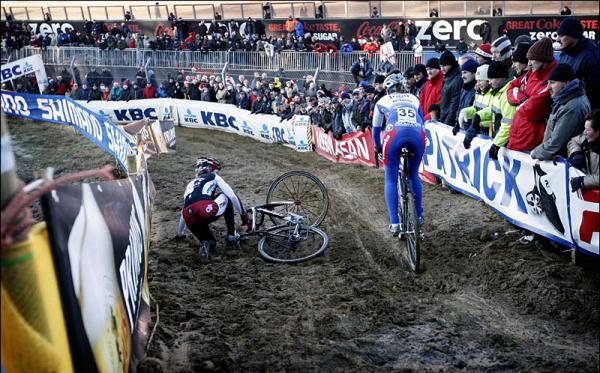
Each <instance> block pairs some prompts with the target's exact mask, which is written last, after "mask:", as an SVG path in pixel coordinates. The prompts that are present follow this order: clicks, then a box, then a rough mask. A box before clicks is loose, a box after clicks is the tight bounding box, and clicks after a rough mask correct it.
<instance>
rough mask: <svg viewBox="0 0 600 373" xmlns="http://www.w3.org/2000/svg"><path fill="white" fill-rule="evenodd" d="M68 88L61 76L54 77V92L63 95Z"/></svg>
mask: <svg viewBox="0 0 600 373" xmlns="http://www.w3.org/2000/svg"><path fill="white" fill-rule="evenodd" d="M68 90H69V84H68V83H67V82H66V81H65V80H64V79H63V78H62V76H60V75H59V76H57V77H56V94H57V95H61V96H64V95H65V93H66V92H67V91H68Z"/></svg>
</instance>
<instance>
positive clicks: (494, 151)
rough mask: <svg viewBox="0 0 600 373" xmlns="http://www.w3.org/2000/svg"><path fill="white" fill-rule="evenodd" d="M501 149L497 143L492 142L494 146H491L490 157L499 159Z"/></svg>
mask: <svg viewBox="0 0 600 373" xmlns="http://www.w3.org/2000/svg"><path fill="white" fill-rule="evenodd" d="M499 150H500V147H499V146H498V145H496V144H492V147H491V148H490V152H489V155H490V158H491V159H498V151H499Z"/></svg>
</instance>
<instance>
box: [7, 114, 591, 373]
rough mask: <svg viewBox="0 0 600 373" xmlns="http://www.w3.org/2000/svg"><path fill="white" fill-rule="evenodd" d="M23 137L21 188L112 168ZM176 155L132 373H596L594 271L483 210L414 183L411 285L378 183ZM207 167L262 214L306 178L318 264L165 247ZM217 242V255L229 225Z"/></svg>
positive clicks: (287, 163)
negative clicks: (43, 171)
mask: <svg viewBox="0 0 600 373" xmlns="http://www.w3.org/2000/svg"><path fill="white" fill-rule="evenodd" d="M27 124H28V125H27V126H14V125H11V127H10V128H11V132H12V134H13V137H14V140H13V141H15V142H16V145H17V162H18V165H19V174H20V175H21V177H22V178H24V179H26V180H28V179H29V180H30V179H31V172H32V171H33V170H35V169H39V168H42V167H46V166H48V165H54V166H59V174H60V173H61V172H63V171H74V170H78V169H86V168H91V167H96V166H100V165H103V164H106V163H112V161H111V160H110V158H108V157H107V156H106V155H103V154H102V153H101V152H100V151H99V150H96V149H95V148H94V146H93V145H87V144H86V145H81V144H82V142H85V140H84V139H83V138H82V137H81V136H78V135H76V134H74V133H72V132H70V131H68V130H64V129H62V128H59V127H57V126H54V125H48V124H43V125H41V124H37V123H35V124H32V123H31V122H28V123H27ZM49 139H52V141H48V140H49ZM57 149H58V150H59V151H58V152H57ZM177 149H178V153H177V154H176V155H174V156H161V157H156V158H152V159H151V160H150V162H149V168H150V173H151V176H152V179H153V181H154V183H155V186H156V188H157V191H158V196H157V199H156V202H155V206H154V211H153V225H152V241H151V252H150V261H149V273H150V275H149V278H150V290H151V293H152V295H153V297H154V300H155V302H157V303H158V304H159V306H160V322H159V324H158V327H157V330H156V333H155V335H154V338H153V341H152V344H151V346H150V350H149V354H148V357H147V358H146V359H145V360H144V361H143V362H142V363H141V365H140V367H139V371H141V372H192V371H298V372H307V371H350V372H358V371H360V372H369V371H373V372H376V371H459V370H464V371H548V372H551V371H561V372H595V371H598V368H599V356H598V350H599V304H598V302H599V299H600V297H599V294H598V288H599V285H600V276H599V275H598V272H597V270H594V269H589V268H588V269H586V268H581V267H575V266H573V265H571V264H570V263H569V259H568V255H566V254H560V253H559V252H557V251H556V250H554V249H551V248H542V249H540V248H538V247H536V246H534V245H533V244H527V245H523V244H520V243H518V242H517V239H518V238H519V237H521V235H522V232H519V231H516V229H515V228H514V227H513V226H511V225H510V224H508V223H506V222H505V221H503V220H502V219H501V218H500V217H498V216H497V215H496V214H495V213H493V212H492V211H491V210H490V209H488V208H487V207H486V206H485V205H483V204H481V203H478V202H476V201H474V200H472V199H470V198H468V197H466V196H462V195H453V194H450V193H449V192H448V191H447V190H445V189H444V188H442V187H432V186H429V185H426V186H424V208H425V218H426V232H427V237H428V239H427V241H426V243H425V245H424V246H425V247H424V251H423V255H422V260H423V263H424V271H423V273H422V274H420V275H418V276H415V275H413V274H412V273H410V272H409V271H408V269H407V268H406V266H404V265H403V264H402V263H403V262H402V259H401V257H400V255H399V254H398V252H396V251H394V250H393V247H394V244H395V242H396V241H394V240H392V239H391V238H390V237H389V236H388V234H387V233H386V227H387V218H386V214H387V213H386V209H385V205H384V200H383V173H382V172H381V171H379V170H374V169H369V168H365V167H358V166H346V165H336V164H332V163H331V162H329V161H327V160H325V159H323V158H321V157H319V156H317V155H316V154H314V153H309V154H301V153H296V152H294V151H292V150H290V149H288V148H285V147H282V146H279V145H268V144H262V143H258V142H256V141H254V140H251V139H247V138H242V137H239V136H236V135H231V134H226V133H221V132H216V131H208V130H193V129H185V128H178V129H177ZM204 154H210V155H213V156H215V157H217V158H219V159H221V160H222V162H223V164H224V165H225V167H224V169H223V170H222V172H221V173H220V174H221V175H222V176H223V177H224V178H225V180H227V181H228V182H229V183H230V184H231V185H232V186H233V187H234V188H235V189H236V191H237V193H238V194H239V195H240V197H241V198H242V199H243V201H244V203H245V204H246V205H253V204H259V203H262V202H264V199H265V196H266V192H267V189H268V186H269V184H270V183H271V181H272V180H274V179H275V178H276V177H277V176H279V175H281V174H282V173H284V172H286V171H289V170H306V171H309V172H311V173H313V174H315V175H317V176H318V177H319V178H320V179H321V180H322V181H323V183H324V184H325V185H326V187H327V188H328V191H329V195H330V200H331V205H330V210H329V214H328V216H327V218H326V219H325V221H324V223H323V224H322V226H321V227H322V228H323V229H324V230H325V231H326V232H327V233H328V234H329V236H330V241H331V243H330V249H329V251H328V253H327V255H326V257H324V258H320V259H317V260H314V261H311V262H309V263H306V264H302V265H295V266H286V265H276V264H269V263H266V262H264V261H263V260H261V259H260V258H259V257H258V255H257V252H256V246H255V245H254V244H252V243H249V244H247V245H245V246H243V247H242V249H241V250H237V249H226V250H225V252H224V253H222V254H220V255H216V256H213V258H212V259H211V262H210V264H208V265H200V264H199V263H198V261H197V260H196V251H197V247H198V244H197V242H196V241H195V239H192V238H188V239H187V240H186V241H184V242H179V243H177V242H173V241H172V240H171V238H172V237H173V235H174V234H175V231H176V226H177V219H178V212H179V208H180V207H181V195H182V193H183V190H184V188H185V185H186V183H187V182H188V181H189V180H190V178H191V177H192V176H193V174H192V173H193V163H194V160H195V158H196V157H197V156H199V155H204ZM90 155H94V156H90ZM61 162H62V163H61ZM236 219H237V218H236ZM237 221H238V222H239V219H237ZM214 230H215V232H216V234H217V237H218V238H219V240H220V245H221V246H224V244H223V242H224V235H225V233H224V232H225V229H224V223H223V222H222V221H219V222H218V223H216V224H215V227H214ZM495 233H497V234H495Z"/></svg>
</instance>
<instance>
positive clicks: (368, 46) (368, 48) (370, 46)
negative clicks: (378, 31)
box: [363, 38, 379, 58]
mask: <svg viewBox="0 0 600 373" xmlns="http://www.w3.org/2000/svg"><path fill="white" fill-rule="evenodd" d="M363 50H364V51H365V52H367V55H368V56H369V58H373V55H374V54H375V52H377V51H378V50H379V44H378V43H377V42H375V40H373V38H371V41H370V42H368V43H365V45H363Z"/></svg>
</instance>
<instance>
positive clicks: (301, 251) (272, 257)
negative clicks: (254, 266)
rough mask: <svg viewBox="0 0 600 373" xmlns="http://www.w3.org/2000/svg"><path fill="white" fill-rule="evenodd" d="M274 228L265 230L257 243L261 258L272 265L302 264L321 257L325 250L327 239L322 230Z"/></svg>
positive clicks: (308, 227)
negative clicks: (296, 232) (272, 263)
mask: <svg viewBox="0 0 600 373" xmlns="http://www.w3.org/2000/svg"><path fill="white" fill-rule="evenodd" d="M295 229H296V226H292V225H291V226H285V227H274V228H272V229H269V230H267V232H266V234H265V236H264V237H263V238H262V239H261V240H260V241H259V242H258V253H259V255H260V256H261V258H263V259H265V260H267V261H270V262H274V263H288V264H291V263H302V262H305V261H307V260H310V259H313V258H315V257H317V256H319V255H322V254H324V253H325V251H326V250H327V246H328V244H329V237H328V236H327V234H325V232H323V231H322V230H320V229H318V228H315V227H311V226H301V227H299V229H298V234H297V235H295V234H294V233H295Z"/></svg>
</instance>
